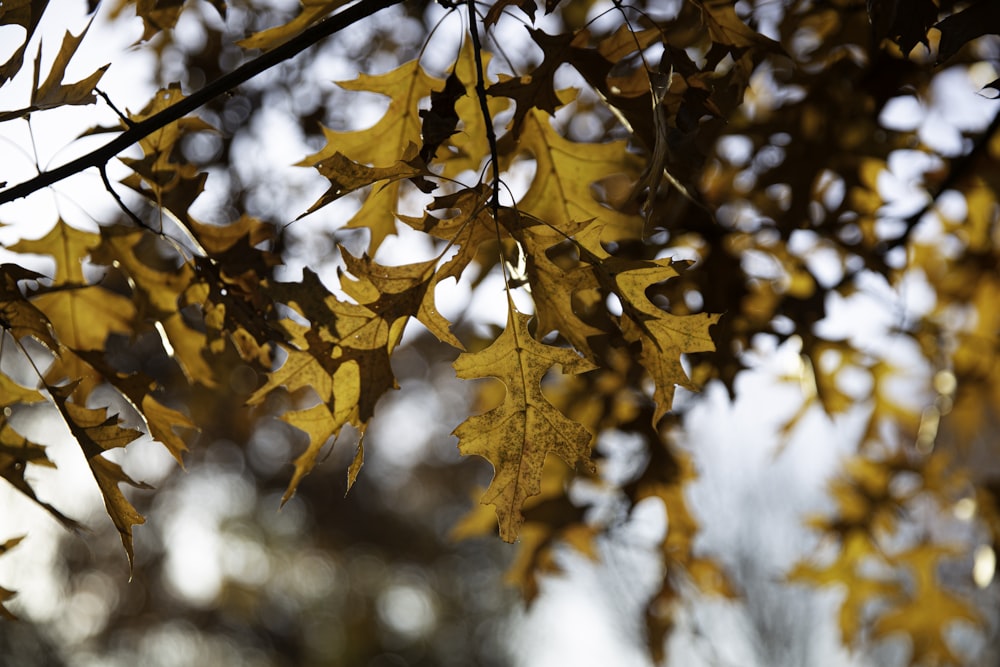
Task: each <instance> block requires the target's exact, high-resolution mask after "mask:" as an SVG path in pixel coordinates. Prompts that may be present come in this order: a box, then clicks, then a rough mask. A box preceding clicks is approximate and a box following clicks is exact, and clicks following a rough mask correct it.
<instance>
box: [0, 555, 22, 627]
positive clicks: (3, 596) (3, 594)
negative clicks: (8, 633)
mask: <svg viewBox="0 0 1000 667" xmlns="http://www.w3.org/2000/svg"><path fill="white" fill-rule="evenodd" d="M24 537H25V536H24V535H21V536H20V537H12V538H10V539H9V540H6V541H5V542H4V543H3V544H0V556H3V555H4V554H6V553H7V552H8V551H10V550H11V549H13V548H14V547H16V546H17V545H18V544H20V543H21V540H23V539H24ZM15 595H17V593H16V592H14V591H12V590H9V589H7V588H4V587H3V586H0V618H5V619H7V620H8V621H16V620H17V616H15V615H14V614H13V613H12V612H11V611H10V609H8V608H7V606H6V605H5V604H4V603H6V602H9V601H10V600H11V598H13V597H14V596H15Z"/></svg>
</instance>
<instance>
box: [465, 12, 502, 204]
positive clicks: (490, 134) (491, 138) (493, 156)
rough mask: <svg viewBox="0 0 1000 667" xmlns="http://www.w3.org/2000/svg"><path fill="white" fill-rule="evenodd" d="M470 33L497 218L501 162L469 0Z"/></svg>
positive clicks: (477, 94) (477, 32) (481, 53)
mask: <svg viewBox="0 0 1000 667" xmlns="http://www.w3.org/2000/svg"><path fill="white" fill-rule="evenodd" d="M468 4H469V33H470V34H471V36H472V53H473V57H474V59H475V61H476V96H477V97H478V98H479V108H480V109H481V110H482V112H483V120H484V121H485V123H486V141H487V142H489V145H490V162H491V163H492V167H493V197H492V198H491V199H490V209H491V211H492V213H493V219H494V220H496V219H497V214H498V212H499V210H500V162H499V160H498V155H497V135H496V132H495V131H494V130H493V117H492V116H491V115H490V107H489V104H488V103H487V101H486V73H485V72H483V45H482V44H481V43H480V41H479V26H478V25H477V24H476V4H475V2H474V1H473V0H469V2H468Z"/></svg>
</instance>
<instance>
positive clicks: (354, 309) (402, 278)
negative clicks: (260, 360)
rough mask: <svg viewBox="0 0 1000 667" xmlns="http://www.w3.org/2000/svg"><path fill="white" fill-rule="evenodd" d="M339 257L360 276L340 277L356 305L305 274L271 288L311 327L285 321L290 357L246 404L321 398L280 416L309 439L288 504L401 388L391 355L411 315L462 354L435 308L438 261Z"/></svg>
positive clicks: (345, 254) (458, 343)
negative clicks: (329, 448) (279, 392)
mask: <svg viewBox="0 0 1000 667" xmlns="http://www.w3.org/2000/svg"><path fill="white" fill-rule="evenodd" d="M342 253H343V255H344V259H345V262H346V264H347V268H348V270H349V271H350V272H351V273H352V274H354V275H355V278H354V279H351V278H349V277H347V276H343V275H342V276H341V282H342V288H343V290H344V291H345V292H346V293H347V294H348V295H349V296H351V297H352V298H354V299H355V300H356V301H357V302H358V303H348V302H345V301H341V300H339V299H337V298H336V297H335V296H334V295H333V294H331V293H330V292H329V290H327V289H326V287H325V286H324V285H323V284H322V282H321V281H320V280H319V278H318V276H317V275H316V274H315V273H314V272H312V271H310V270H308V269H306V270H305V271H304V272H303V279H302V282H301V283H273V284H272V285H271V289H272V293H273V294H274V296H275V297H276V298H277V299H279V300H280V301H282V302H283V303H286V304H287V305H288V306H290V307H291V308H293V309H294V310H295V311H296V312H297V313H298V314H299V315H300V316H301V317H303V318H305V319H306V320H308V321H309V322H310V323H311V325H310V326H306V325H302V324H299V323H296V322H293V321H291V320H285V321H284V322H283V326H284V327H285V329H286V331H288V333H289V337H290V343H289V344H286V345H284V346H283V347H284V349H285V352H286V353H287V358H286V359H285V361H284V363H283V364H282V365H281V366H280V367H279V368H277V369H276V370H274V371H272V372H271V373H269V375H268V380H267V382H265V383H264V385H263V386H262V387H260V388H259V389H258V390H257V391H256V392H254V394H253V395H251V396H250V399H249V401H248V402H249V403H250V404H252V405H253V404H258V403H260V402H261V401H263V400H264V398H265V397H266V396H267V395H268V394H269V393H270V392H272V391H274V390H275V389H277V388H278V387H282V386H283V387H285V388H286V389H287V390H288V391H289V392H293V393H294V392H297V391H299V390H302V389H307V388H308V389H310V390H312V392H313V393H315V395H316V396H317V397H318V398H319V404H317V405H313V406H312V407H309V408H306V409H304V410H293V411H290V412H288V413H286V414H285V415H284V416H283V417H282V419H284V420H285V421H286V422H288V423H289V424H291V425H293V426H295V427H296V428H299V429H300V430H302V431H304V432H305V433H306V434H307V435H308V436H309V444H308V446H307V448H306V451H305V452H304V453H303V454H301V455H300V456H299V457H298V458H297V459H296V460H295V474H294V475H293V478H292V481H291V482H290V483H289V486H288V489H287V491H286V492H285V499H286V500H287V499H288V498H290V497H291V494H292V493H294V491H295V488H296V486H297V485H298V483H299V481H300V480H301V479H302V477H304V476H305V475H306V474H307V473H308V472H309V471H310V470H312V468H313V467H314V466H315V464H316V462H317V460H318V458H319V455H320V452H321V451H322V448H323V447H324V446H325V445H326V443H327V442H328V441H329V439H330V438H331V437H333V438H335V437H336V436H337V435H338V434H339V432H340V429H341V428H342V427H343V426H344V425H345V424H348V423H349V424H352V425H353V426H355V427H356V428H357V429H358V430H359V431H360V432H361V434H362V436H363V435H364V432H365V429H366V428H367V425H368V422H369V420H370V419H371V417H372V415H373V414H374V411H375V404H376V403H377V402H378V400H379V398H381V396H382V395H383V394H384V393H386V392H387V391H389V390H391V389H396V388H397V387H398V385H397V383H396V378H395V375H394V374H393V372H392V366H391V364H390V356H391V354H392V352H393V350H395V349H396V346H398V345H399V342H400V340H401V339H402V336H403V331H404V329H405V328H406V324H407V322H408V320H409V318H411V317H417V318H418V319H419V320H420V321H421V322H422V323H424V324H425V326H427V327H428V329H429V330H430V331H432V332H433V333H434V334H435V335H436V336H439V337H440V338H441V339H442V340H443V341H445V342H449V343H451V344H453V345H455V346H456V347H459V348H460V349H461V342H460V341H458V339H457V338H455V337H454V335H453V334H451V332H450V331H449V330H448V323H447V321H446V320H444V318H443V317H441V315H440V314H438V313H437V311H436V309H435V308H434V305H433V303H434V302H433V286H434V283H435V280H436V277H437V274H436V273H435V271H434V267H435V265H436V263H437V260H430V261H428V262H421V263H418V264H411V265H406V266H401V267H388V266H382V265H379V264H377V263H375V262H373V261H371V260H370V259H369V258H368V257H367V256H365V257H361V258H357V257H354V256H352V255H350V254H349V253H347V252H344V251H343V250H342Z"/></svg>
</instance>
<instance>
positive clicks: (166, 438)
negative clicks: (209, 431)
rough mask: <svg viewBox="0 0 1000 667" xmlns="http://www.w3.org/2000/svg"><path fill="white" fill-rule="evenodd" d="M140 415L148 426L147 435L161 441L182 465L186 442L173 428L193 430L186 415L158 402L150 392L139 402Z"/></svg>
mask: <svg viewBox="0 0 1000 667" xmlns="http://www.w3.org/2000/svg"><path fill="white" fill-rule="evenodd" d="M141 408H142V409H141V413H142V417H143V419H144V420H145V422H146V426H147V427H148V428H149V435H150V436H152V437H153V438H154V439H155V440H157V441H158V442H160V443H162V444H163V446H164V447H166V448H167V451H169V452H170V454H171V455H172V456H173V457H174V459H176V460H177V463H178V464H180V466H181V467H182V468H183V467H184V452H186V451H187V450H188V447H187V443H185V442H184V439H183V438H181V437H180V436H179V435H177V432H176V430H175V429H177V428H181V429H188V430H195V428H196V427H195V425H194V424H193V423H192V422H191V420H190V419H188V417H187V415H185V414H184V413H182V412H178V411H177V410H174V409H172V408H168V407H167V406H165V405H163V404H162V403H160V402H159V401H158V400H156V399H155V398H153V395H152V394H146V395H145V396H144V397H143V399H142V404H141Z"/></svg>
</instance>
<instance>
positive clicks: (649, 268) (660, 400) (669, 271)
mask: <svg viewBox="0 0 1000 667" xmlns="http://www.w3.org/2000/svg"><path fill="white" fill-rule="evenodd" d="M601 270H602V271H603V270H606V271H608V272H609V273H610V275H611V276H612V278H613V280H614V284H615V286H616V288H617V289H616V290H615V291H616V293H617V294H618V296H619V298H620V299H621V300H622V307H623V316H622V332H623V333H624V334H625V338H626V340H629V341H631V342H636V341H638V342H640V344H641V345H642V352H641V353H640V355H639V359H640V361H641V362H642V365H643V367H644V368H645V369H646V370H647V371H648V372H649V374H650V376H652V378H653V381H654V382H655V383H656V390H655V391H654V393H653V400H654V401H656V411H655V413H654V414H653V423H654V424H656V423H658V422H659V421H660V419H662V418H663V416H664V415H665V414H666V413H667V411H669V410H670V407H671V405H672V404H673V399H674V387H675V385H677V386H681V387H684V388H685V389H690V390H691V391H697V386H696V385H695V384H694V383H692V382H691V380H690V379H689V378H688V376H687V373H686V372H685V371H684V367H683V366H681V359H680V357H681V355H682V354H690V353H693V352H710V351H712V350H714V349H715V344H714V343H713V342H712V337H711V336H710V335H709V333H708V329H709V327H711V326H712V325H713V324H715V323H716V322H718V321H719V315H709V314H707V313H701V314H698V315H673V314H671V313H668V312H666V311H664V310H661V309H660V308H658V307H657V306H655V305H654V304H653V303H652V302H651V301H650V300H649V299H648V298H647V297H646V289H647V288H648V287H650V286H651V285H653V284H655V283H658V282H662V281H664V280H669V279H671V278H674V277H676V276H677V275H678V273H677V270H676V269H675V268H674V267H673V266H672V262H671V260H669V259H663V260H656V261H641V262H633V261H629V260H622V259H619V258H615V257H611V258H608V259H606V260H605V261H604V263H603V265H602V267H601Z"/></svg>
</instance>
